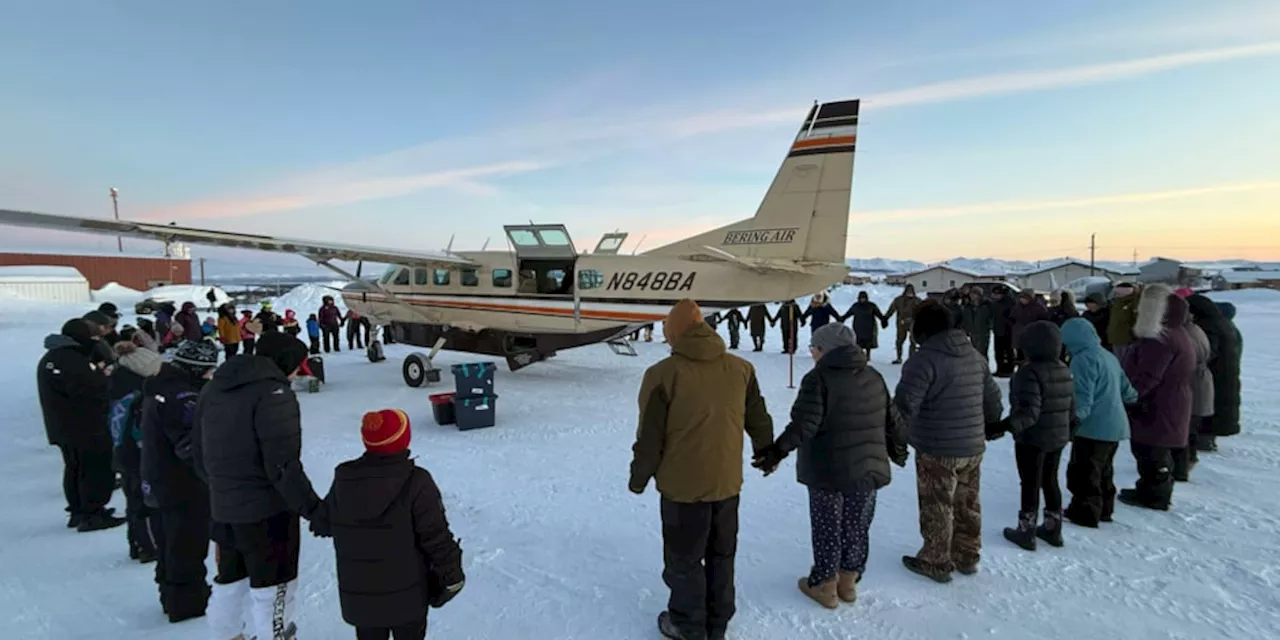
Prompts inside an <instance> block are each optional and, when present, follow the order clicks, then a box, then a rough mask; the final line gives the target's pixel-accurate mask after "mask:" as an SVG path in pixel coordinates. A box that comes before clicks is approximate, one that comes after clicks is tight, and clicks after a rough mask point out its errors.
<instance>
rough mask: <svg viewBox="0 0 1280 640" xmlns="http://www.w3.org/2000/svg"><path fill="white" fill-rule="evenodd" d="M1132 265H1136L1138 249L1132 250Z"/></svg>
mask: <svg viewBox="0 0 1280 640" xmlns="http://www.w3.org/2000/svg"><path fill="white" fill-rule="evenodd" d="M1133 266H1135V267H1136V266H1138V250H1137V249H1134V250H1133Z"/></svg>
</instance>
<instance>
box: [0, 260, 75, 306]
mask: <svg viewBox="0 0 1280 640" xmlns="http://www.w3.org/2000/svg"><path fill="white" fill-rule="evenodd" d="M0 292H3V293H5V294H8V295H12V296H15V297H18V298H26V299H28V300H42V301H45V302H75V303H82V302H89V301H90V300H92V298H91V297H90V293H89V280H88V279H86V278H85V277H84V276H83V275H81V274H80V272H79V271H78V270H76V269H75V268H73V267H63V266H45V265H27V266H18V267H0Z"/></svg>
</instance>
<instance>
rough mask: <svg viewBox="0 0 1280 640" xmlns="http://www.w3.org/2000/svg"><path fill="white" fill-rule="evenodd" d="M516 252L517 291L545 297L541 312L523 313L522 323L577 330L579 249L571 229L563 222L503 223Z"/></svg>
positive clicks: (523, 324) (534, 296)
mask: <svg viewBox="0 0 1280 640" xmlns="http://www.w3.org/2000/svg"><path fill="white" fill-rule="evenodd" d="M503 231H505V232H506V234H507V239H508V240H510V241H511V246H512V247H513V248H514V249H515V252H516V265H517V266H516V287H517V288H516V295H517V296H518V297H520V298H525V299H533V300H539V301H545V302H543V303H542V304H540V305H538V308H539V309H542V312H541V313H538V314H525V315H522V316H521V320H520V322H519V324H520V325H521V326H525V327H529V328H530V329H542V330H552V331H555V330H559V331H575V330H576V329H577V325H578V324H579V317H580V312H581V309H580V306H579V301H578V296H577V290H576V289H575V287H574V284H575V282H576V281H577V273H576V268H575V267H576V264H577V261H578V252H577V250H575V249H574V247H573V240H572V239H571V238H570V237H569V231H568V229H566V228H565V227H564V225H561V224H530V225H508V226H505V227H503Z"/></svg>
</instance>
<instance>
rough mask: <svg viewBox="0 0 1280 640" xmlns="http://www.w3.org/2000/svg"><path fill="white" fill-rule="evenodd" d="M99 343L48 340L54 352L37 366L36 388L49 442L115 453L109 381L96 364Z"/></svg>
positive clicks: (64, 338) (58, 338)
mask: <svg viewBox="0 0 1280 640" xmlns="http://www.w3.org/2000/svg"><path fill="white" fill-rule="evenodd" d="M97 344H98V342H97V341H92V342H88V341H86V342H84V343H81V342H78V341H76V340H74V339H72V338H69V337H67V336H64V335H59V334H54V335H51V336H49V337H47V338H45V341H44V346H45V348H46V349H48V350H49V351H48V352H47V353H45V354H44V357H43V358H41V359H40V364H39V365H38V366H37V367H36V390H37V392H38V393H39V396H40V410H41V412H42V413H43V414H44V428H45V435H46V436H48V438H49V444H51V445H58V446H70V447H76V448H83V449H89V450H95V451H111V448H112V447H111V430H110V428H109V427H108V426H107V414H108V412H109V411H110V407H111V399H110V395H109V391H110V388H111V382H110V379H109V378H108V377H107V376H106V375H104V374H103V373H102V371H101V369H100V368H99V367H98V366H96V365H95V364H94V359H93V355H92V354H94V353H95V347H96V345H97Z"/></svg>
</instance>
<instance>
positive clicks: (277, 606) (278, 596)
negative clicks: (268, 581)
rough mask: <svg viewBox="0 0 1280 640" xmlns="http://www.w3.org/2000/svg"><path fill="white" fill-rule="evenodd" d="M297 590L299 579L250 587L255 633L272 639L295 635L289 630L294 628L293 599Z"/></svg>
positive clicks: (279, 639)
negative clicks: (267, 585) (268, 585)
mask: <svg viewBox="0 0 1280 640" xmlns="http://www.w3.org/2000/svg"><path fill="white" fill-rule="evenodd" d="M297 590H298V581H297V580H291V581H289V582H286V583H284V584H278V585H273V586H270V587H260V588H253V587H250V589H249V600H250V603H251V607H252V610H253V628H254V631H255V633H254V634H253V635H256V636H258V637H259V638H270V639H271V640H281V639H282V638H292V637H293V635H292V634H290V633H289V631H290V630H291V629H293V628H294V624H293V601H294V594H295V592H297Z"/></svg>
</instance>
